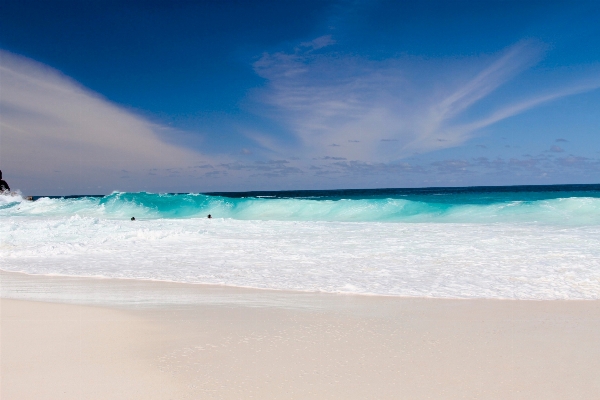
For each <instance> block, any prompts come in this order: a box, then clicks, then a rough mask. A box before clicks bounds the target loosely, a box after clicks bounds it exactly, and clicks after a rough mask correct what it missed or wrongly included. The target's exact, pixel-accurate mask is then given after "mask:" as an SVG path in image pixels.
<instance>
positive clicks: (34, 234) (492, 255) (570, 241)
mask: <svg viewBox="0 0 600 400" xmlns="http://www.w3.org/2000/svg"><path fill="white" fill-rule="evenodd" d="M599 260H600V227H599V226H575V227H569V226H550V225H539V224H515V223H495V224H481V223H479V224H457V223H374V222H294V221H242V220H233V219H212V220H208V219H204V218H202V219H178V220H176V219H158V220H156V219H155V220H138V221H135V222H132V221H124V220H109V219H102V218H96V217H80V216H72V217H56V218H49V217H48V216H47V215H46V216H44V217H43V218H35V217H32V216H31V215H29V216H27V217H20V216H9V217H3V218H2V224H0V268H1V269H4V270H7V271H21V272H26V273H32V274H62V275H73V276H92V277H95V276H103V277H111V278H134V279H156V280H168V281H178V282H194V283H214V284H226V285H236V286H249V287H256V288H272V289H296V290H309V291H325V292H344V293H371V294H384V295H402V296H433V297H487V298H522V299H599V298H600V261H599Z"/></svg>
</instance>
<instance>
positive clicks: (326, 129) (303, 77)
mask: <svg viewBox="0 0 600 400" xmlns="http://www.w3.org/2000/svg"><path fill="white" fill-rule="evenodd" d="M319 39H320V38H319ZM329 40H333V39H331V38H330V39H329ZM303 45H304V46H305V47H306V48H308V49H307V50H306V49H303V48H296V49H295V51H294V52H293V53H284V52H279V53H273V54H268V53H265V54H263V56H262V57H261V59H260V60H258V61H257V62H256V63H255V64H254V68H255V71H256V73H257V74H259V75H260V76H262V77H263V78H265V79H267V81H268V82H267V85H266V87H265V88H264V89H262V90H261V91H258V92H257V93H255V97H254V99H255V100H256V101H258V102H259V103H260V104H262V105H263V109H262V110H261V112H262V113H263V115H265V116H266V117H268V118H270V119H273V120H276V121H278V122H279V123H281V124H282V125H283V126H284V127H285V128H286V129H287V130H288V131H289V132H291V133H292V135H293V138H294V139H296V141H298V140H299V141H300V142H301V144H302V148H298V147H297V146H296V145H295V144H294V145H293V146H290V148H293V151H294V152H295V153H296V154H298V153H300V152H304V153H305V155H306V156H310V157H319V156H324V155H330V156H339V157H346V158H348V159H353V160H362V161H367V162H390V161H394V160H399V159H402V158H403V157H406V156H408V155H409V154H412V153H414V152H429V151H432V150H438V149H443V148H449V147H454V146H458V145H460V144H462V143H464V142H465V141H466V140H468V139H469V138H471V137H473V135H474V134H476V132H477V131H478V130H479V129H482V128H484V127H486V126H489V125H491V124H494V123H497V122H499V121H501V120H503V119H506V118H509V117H511V116H514V115H517V114H519V113H522V112H524V111H526V110H528V109H531V108H533V107H536V106H538V105H541V104H543V103H546V102H549V101H552V100H555V99H558V98H561V97H564V96H569V95H573V94H577V93H582V92H585V91H589V90H593V89H595V88H597V87H598V80H591V81H588V82H587V83H585V84H581V83H579V84H571V85H570V86H567V87H561V88H558V89H556V90H554V91H552V92H548V93H546V94H537V95H530V97H529V98H527V93H524V91H523V90H517V91H515V93H518V96H516V95H513V97H512V98H509V99H506V98H504V99H502V98H499V99H493V101H491V102H490V101H488V100H489V99H492V98H491V95H492V94H493V93H494V92H495V91H496V90H497V89H498V88H500V87H501V86H503V85H505V84H507V83H508V82H509V81H511V80H512V79H513V78H514V77H515V76H516V75H518V74H519V73H521V72H523V71H524V70H526V69H528V68H530V67H531V66H533V65H534V64H535V63H537V62H538V61H539V60H540V59H541V57H542V55H543V53H544V49H545V46H544V45H543V44H541V43H539V42H536V41H522V42H519V43H517V44H515V45H513V46H511V47H509V48H507V49H506V50H504V51H502V52H500V53H499V54H496V55H491V56H490V55H484V56H477V57H470V58H463V59H446V60H440V59H421V58H416V57H409V56H403V57H399V58H396V59H388V60H382V61H372V60H366V59H363V58H359V57H355V56H348V55H346V56H344V55H340V54H338V53H331V54H326V53H323V52H320V53H319V54H315V53H314V52H313V51H312V48H313V47H309V46H308V44H307V43H305V44H303ZM523 98H525V100H522V99H523ZM484 103H485V105H486V107H487V108H486V109H487V110H488V111H487V113H484V112H482V111H481V110H482V109H477V110H475V108H476V107H479V106H480V105H482V104H484ZM264 106H267V107H266V110H267V111H264V110H265V108H264ZM358 141H359V142H358ZM292 142H293V140H290V143H292ZM265 143H267V140H265V139H264V138H263V139H262V140H261V144H262V145H265ZM333 143H335V144H343V145H340V146H337V147H335V148H332V147H331V144H333ZM271 150H273V151H277V152H280V153H282V152H283V150H282V149H281V147H280V146H278V147H277V148H271Z"/></svg>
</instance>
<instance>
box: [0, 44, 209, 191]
mask: <svg viewBox="0 0 600 400" xmlns="http://www.w3.org/2000/svg"><path fill="white" fill-rule="evenodd" d="M0 81H1V82H2V92H1V96H0V113H1V119H0V145H1V151H0V157H1V159H0V161H1V163H2V168H3V169H4V172H5V174H7V177H8V176H12V177H13V182H15V179H17V180H18V179H20V180H21V182H24V183H23V185H24V186H25V187H27V186H31V187H36V188H40V187H43V186H44V184H42V186H40V184H39V182H42V183H44V182H45V183H47V184H48V185H51V187H53V188H56V187H62V188H63V189H62V192H63V193H64V192H71V193H72V191H84V192H87V193H89V190H90V189H89V188H90V187H93V188H94V190H96V191H97V188H98V186H102V187H103V190H102V191H106V190H109V191H110V190H112V189H117V188H119V187H118V185H120V184H121V183H117V181H116V180H115V179H116V178H118V177H120V176H122V175H123V172H122V171H123V170H125V171H127V175H128V176H129V177H131V178H135V177H137V178H139V179H138V180H137V186H136V187H137V188H140V187H145V186H146V185H147V184H148V181H145V182H144V180H143V178H142V175H143V176H146V175H147V171H148V170H149V169H151V168H162V169H164V168H170V167H180V166H182V165H193V164H197V163H198V161H200V160H202V159H206V158H207V157H206V156H205V155H201V154H199V153H197V152H194V151H189V150H186V149H184V148H182V147H178V146H175V145H173V144H170V143H167V142H165V140H163V137H164V135H167V134H176V132H175V131H173V130H170V129H169V128H166V127H164V126H161V125H159V124H156V123H153V122H150V121H148V120H146V119H145V118H143V117H141V116H138V115H136V114H134V113H132V112H130V111H128V110H125V109H124V108H122V107H119V106H117V105H115V104H112V103H111V102H109V101H107V100H105V99H104V98H102V97H101V96H99V95H98V94H96V93H93V92H92V91H90V90H88V89H86V88H84V87H82V86H81V85H79V84H78V83H77V82H75V81H73V80H72V79H70V78H68V77H66V76H64V75H62V74H61V73H60V72H58V71H56V70H54V69H51V68H49V67H47V66H45V65H42V64H39V63H37V62H34V61H32V60H29V59H26V58H23V57H19V56H16V55H13V54H11V53H8V52H5V51H0ZM55 170H60V171H61V172H60V174H53V175H52V176H51V177H50V174H51V173H52V172H51V171H55ZM15 177H21V178H15ZM27 178H30V179H29V181H28V179H27ZM31 179H35V180H36V182H38V183H37V184H36V183H33V182H31ZM26 182H30V183H26ZM15 184H16V183H15ZM150 186H152V185H150ZM17 187H18V186H17ZM47 189H48V188H44V189H42V190H47ZM55 191H56V190H54V192H55ZM51 192H52V191H51Z"/></svg>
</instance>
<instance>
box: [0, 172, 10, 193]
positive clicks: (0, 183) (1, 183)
mask: <svg viewBox="0 0 600 400" xmlns="http://www.w3.org/2000/svg"><path fill="white" fill-rule="evenodd" d="M6 191H10V186H8V183H6V181H5V180H4V179H2V171H0V192H6Z"/></svg>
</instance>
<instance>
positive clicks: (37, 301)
mask: <svg viewBox="0 0 600 400" xmlns="http://www.w3.org/2000/svg"><path fill="white" fill-rule="evenodd" d="M1 278H2V281H1V289H2V299H1V300H0V307H1V308H0V312H1V321H0V335H1V336H0V338H1V341H0V351H1V353H0V373H1V382H0V384H1V386H0V397H1V398H2V399H3V400H9V399H41V398H43V399H106V398H110V399H186V398H190V399H200V398H202V399H211V398H215V399H245V398H256V399H306V398H316V399H321V398H332V399H427V398H433V399H465V398H466V399H471V398H472V399H482V398H485V399H507V398H510V399H534V398H535V399H538V398H539V399H594V398H600V375H599V374H598V371H599V370H600V301H522V300H475V299H472V300H449V299H431V298H399V297H381V296H356V295H335V294H318V293H298V292H282V291H268V290H252V289H243V288H230V287H218V286H205V285H184V284H175V283H162V282H140V281H127V280H102V279H79V278H60V277H36V276H27V275H21V274H13V273H4V272H3V273H2V274H1ZM32 300H34V301H32Z"/></svg>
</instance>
